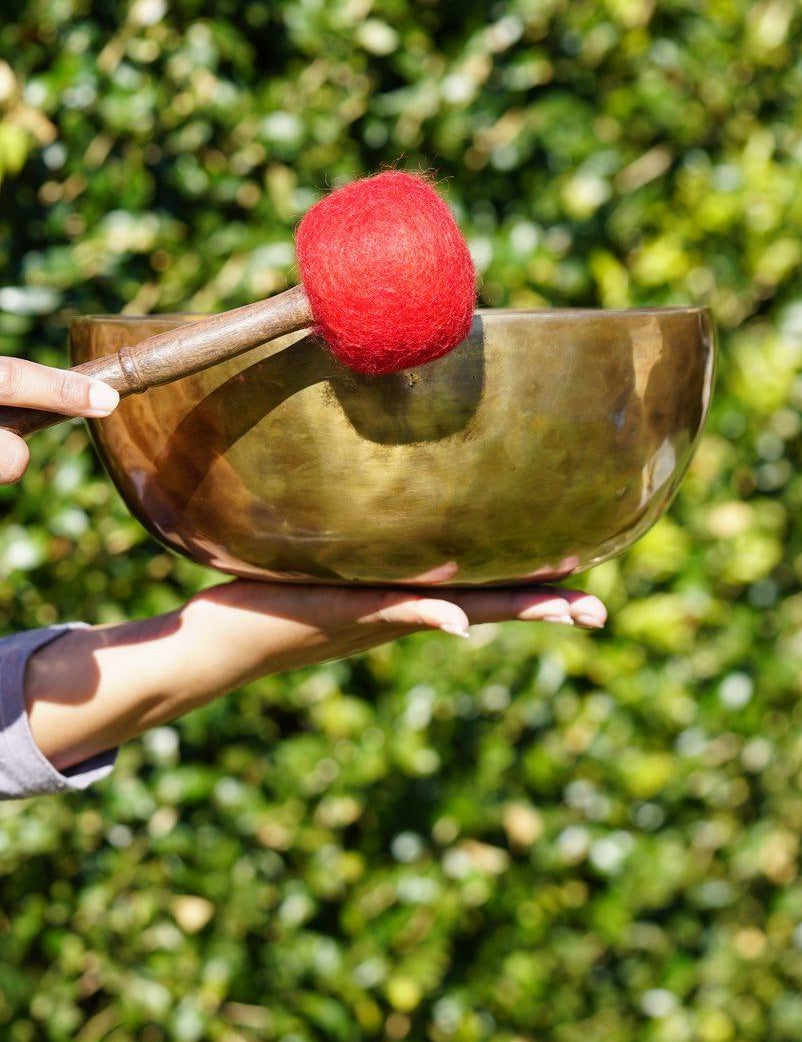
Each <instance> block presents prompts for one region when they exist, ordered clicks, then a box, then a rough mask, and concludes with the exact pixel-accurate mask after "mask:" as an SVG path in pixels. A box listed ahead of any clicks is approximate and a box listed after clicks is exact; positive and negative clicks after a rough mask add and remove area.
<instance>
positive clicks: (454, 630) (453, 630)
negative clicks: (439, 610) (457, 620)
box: [440, 625, 470, 637]
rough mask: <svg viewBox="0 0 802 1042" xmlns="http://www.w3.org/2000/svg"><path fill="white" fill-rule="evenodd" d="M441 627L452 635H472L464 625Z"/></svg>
mask: <svg viewBox="0 0 802 1042" xmlns="http://www.w3.org/2000/svg"><path fill="white" fill-rule="evenodd" d="M440 629H441V630H442V631H443V633H450V634H451V635H452V637H470V633H468V631H467V630H466V629H465V627H464V626H449V625H444V626H441V627H440Z"/></svg>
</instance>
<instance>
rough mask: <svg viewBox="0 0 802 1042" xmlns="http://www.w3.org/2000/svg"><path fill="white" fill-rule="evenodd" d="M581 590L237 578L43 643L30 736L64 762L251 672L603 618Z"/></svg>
mask: <svg viewBox="0 0 802 1042" xmlns="http://www.w3.org/2000/svg"><path fill="white" fill-rule="evenodd" d="M605 614H606V613H605V611H604V606H603V605H602V604H600V602H599V601H597V600H596V598H594V597H590V596H588V595H586V594H582V593H580V592H578V591H570V590H557V589H547V588H541V587H532V588H530V589H527V588H524V587H517V588H512V589H506V590H505V589H496V590H493V589H477V590H454V589H451V590H445V589H438V590H434V589H431V590H426V591H418V592H415V591H413V590H399V589H396V590H381V589H373V588H369V587H363V588H349V587H308V586H293V585H289V584H271V583H256V582H244V581H237V582H232V583H228V584H226V585H223V586H218V587H215V588H214V589H211V590H207V591H204V592H203V593H201V594H199V595H198V596H196V597H194V598H193V599H192V600H191V601H190V602H189V603H188V604H186V605H185V606H184V607H183V608H181V609H180V610H179V611H176V612H173V613H170V614H168V615H162V616H159V617H158V618H156V619H149V620H147V621H145V622H135V623H127V624H125V625H122V626H110V627H105V628H97V629H86V630H75V631H71V632H69V633H67V634H66V635H65V636H63V637H61V638H59V639H58V640H56V641H54V642H53V643H52V644H48V645H46V646H45V647H43V648H41V649H40V650H39V651H37V652H36V653H35V654H34V655H33V656H32V657H31V658H30V660H29V662H28V668H27V671H26V676H25V702H26V705H27V709H28V718H29V722H30V728H31V733H32V735H33V738H34V740H35V742H36V743H37V745H38V746H39V748H40V749H41V751H42V752H43V753H44V755H45V756H46V757H47V758H48V759H49V760H50V761H51V763H52V764H53V765H54V766H55V767H57V768H58V769H59V770H64V769H66V768H68V767H71V766H73V765H74V764H78V763H80V762H82V761H83V760H85V759H87V758H88V757H91V756H94V755H95V754H97V753H100V752H104V751H105V750H107V749H111V748H115V747H116V746H118V745H121V744H122V743H123V742H125V741H127V740H129V739H130V738H133V737H135V736H136V735H138V734H140V733H141V732H142V731H145V730H147V729H148V728H149V727H155V726H157V725H159V724H163V723H166V722H168V721H170V720H174V719H175V718H176V717H179V716H181V715H182V714H184V713H187V712H189V710H191V709H193V708H195V707H196V706H198V705H202V704H203V703H205V702H208V701H210V700H211V699H212V698H214V697H215V696H217V695H220V694H223V693H225V692H227V691H230V690H232V689H233V688H236V687H239V686H240V685H241V684H244V683H247V682H248V681H249V680H252V679H253V678H254V677H257V676H263V675H266V674H268V673H279V672H284V671H285V670H289V669H295V668H297V667H299V666H307V665H312V664H314V663H317V662H323V661H326V660H327V659H332V658H342V657H344V656H346V655H352V654H354V653H356V652H360V651H364V650H365V649H367V648H369V647H372V646H374V645H376V644H380V643H382V642H383V641H388V640H394V639H396V638H397V637H401V636H403V635H405V634H407V633H414V632H415V631H416V630H424V629H442V630H445V631H446V632H448V633H456V634H461V635H467V626H468V624H469V621H470V622H500V621H504V620H506V619H520V620H522V621H535V620H538V619H544V620H551V621H556V622H568V623H571V624H573V623H576V624H577V625H582V626H586V627H589V628H597V627H600V626H602V625H603V624H604V618H605Z"/></svg>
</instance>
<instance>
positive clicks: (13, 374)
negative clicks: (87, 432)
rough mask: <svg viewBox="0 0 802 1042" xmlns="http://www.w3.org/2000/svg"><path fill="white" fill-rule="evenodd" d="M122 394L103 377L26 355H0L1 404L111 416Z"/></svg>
mask: <svg viewBox="0 0 802 1042" xmlns="http://www.w3.org/2000/svg"><path fill="white" fill-rule="evenodd" d="M119 400H120V396H119V394H118V393H117V392H116V391H115V390H114V388H113V387H109V385H108V384H105V383H103V382H102V381H100V380H93V379H92V378H91V377H89V376H85V375H84V374H83V373H75V372H73V371H72V370H70V369H51V368H49V367H48V366H45V365H39V364H38V363H36V362H29V361H28V360H27V359H25V358H8V357H6V356H0V404H2V405H15V406H20V407H23V408H26V409H45V410H48V411H52V412H59V413H63V414H64V415H65V416H88V417H98V416H108V415H109V413H110V412H113V411H114V409H115V408H116V407H117V403H118V402H119Z"/></svg>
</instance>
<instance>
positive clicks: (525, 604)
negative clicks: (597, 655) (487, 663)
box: [448, 586, 607, 629]
mask: <svg viewBox="0 0 802 1042" xmlns="http://www.w3.org/2000/svg"><path fill="white" fill-rule="evenodd" d="M448 598H449V600H453V601H454V602H455V603H456V604H459V605H460V607H461V608H462V609H463V610H464V611H465V612H466V613H467V615H468V617H469V618H470V620H471V622H472V623H480V622H505V621H507V620H513V619H515V620H519V621H521V622H538V621H539V622H562V623H565V624H566V625H573V624H576V625H579V626H582V627H585V628H589V629H599V628H601V627H602V626H603V625H604V623H605V622H606V620H607V609H606V608H605V607H604V605H603V604H602V602H601V601H600V600H599V599H598V597H593V596H592V595H591V594H587V593H584V592H582V591H581V590H564V589H562V588H561V587H549V586H528V587H527V586H521V587H515V588H511V589H481V590H456V589H454V590H449V591H448Z"/></svg>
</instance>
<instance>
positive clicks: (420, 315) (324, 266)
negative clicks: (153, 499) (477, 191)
mask: <svg viewBox="0 0 802 1042" xmlns="http://www.w3.org/2000/svg"><path fill="white" fill-rule="evenodd" d="M296 239H297V246H298V264H299V266H300V269H301V277H302V279H303V285H301V286H294V287H293V288H292V289H288V290H285V291H284V292H283V293H279V294H278V295H277V296H275V297H270V298H269V299H268V300H260V301H257V302H256V303H254V304H246V305H245V306H244V307H241V308H235V309H234V310H233V311H225V312H222V313H221V314H219V315H210V316H209V317H208V318H203V319H200V320H198V321H196V322H190V323H187V324H185V325H181V326H178V327H176V328H174V329H168V330H166V331H165V332H163V333H156V334H154V335H153V336H150V337H147V338H146V339H145V340H140V341H139V342H138V343H136V344H131V345H125V346H123V347H121V348H120V349H119V350H118V351H114V352H112V353H111V354H109V355H104V356H103V357H101V358H93V359H92V360H91V361H89V362H84V363H83V364H82V365H79V366H76V367H75V368H76V370H77V371H79V372H82V373H84V374H85V375H87V376H92V377H94V378H95V379H98V380H104V381H105V382H106V383H108V384H110V385H111V386H112V387H114V388H116V389H117V390H118V391H119V392H120V396H121V397H124V396H125V395H128V394H140V393H141V392H142V391H146V390H147V389H148V388H149V387H159V386H160V385H161V384H165V383H170V382H171V381H172V380H179V379H181V378H182V377H184V376H190V375H191V374H192V373H197V372H200V371H201V370H202V369H206V368H208V367H209V366H210V365H215V364H216V363H218V362H222V361H225V359H227V358H235V357H236V356H237V355H238V354H241V353H242V352H243V351H248V350H250V349H251V348H253V347H256V346H257V345H258V344H264V343H265V342H266V341H268V340H272V339H273V338H274V337H278V336H282V335H283V334H285V333H290V332H293V331H294V330H297V329H308V328H309V327H310V326H311V327H312V328H314V329H317V331H318V332H320V333H321V334H322V335H323V337H324V338H325V340H326V342H327V343H328V345H329V346H330V348H331V350H332V352H333V354H334V355H335V356H336V357H337V358H338V359H339V360H340V361H341V362H343V363H344V364H345V365H347V366H350V367H351V368H352V369H356V370H358V371H359V372H361V373H367V374H369V375H373V376H377V375H379V374H381V373H393V372H397V371H398V370H399V369H411V368H413V367H414V366H417V365H422V364H423V363H424V362H430V361H431V360H432V359H434V358H439V357H440V356H441V355H444V354H446V352H448V351H450V350H451V348H452V347H456V346H457V344H459V343H460V341H462V340H464V339H465V337H466V336H467V335H468V331H469V329H470V327H471V316H472V314H473V305H474V300H475V296H476V274H475V272H474V268H473V263H472V261H471V256H470V253H469V252H468V247H467V245H466V243H465V240H464V239H463V238H462V235H461V233H460V230H459V228H458V227H457V224H456V222H455V220H454V218H453V217H452V216H451V213H450V211H449V209H448V207H447V206H446V204H445V203H444V202H443V200H442V199H441V198H440V196H439V195H438V194H437V192H435V190H434V188H432V186H431V185H430V184H429V182H428V181H426V180H424V179H423V178H422V177H416V176H414V175H413V174H404V173H401V172H399V171H396V170H390V171H387V172H386V173H383V174H377V175H376V176H375V177H369V178H367V179H366V180H364V181H355V182H354V183H353V184H350V185H346V186H345V187H344V188H339V189H337V191H336V192H332V194H331V195H329V196H326V198H325V199H323V200H321V202H319V203H318V204H317V205H316V206H313V207H312V209H311V210H310V211H309V212H308V213H307V214H306V216H305V217H304V219H303V220H302V221H301V223H300V225H299V226H298V231H297V233H296ZM61 419H63V417H61V416H59V415H58V414H56V413H44V412H42V411H41V410H37V409H21V408H17V409H14V408H6V409H2V408H0V427H5V428H6V429H8V430H11V431H14V432H16V433H17V434H20V435H22V436H27V435H28V434H32V433H33V432H34V431H38V430H41V429H42V428H44V427H49V426H51V424H53V423H58V422H59V421H60V420H61Z"/></svg>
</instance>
